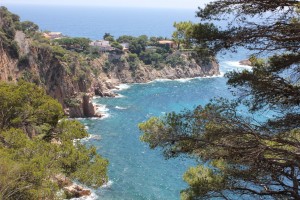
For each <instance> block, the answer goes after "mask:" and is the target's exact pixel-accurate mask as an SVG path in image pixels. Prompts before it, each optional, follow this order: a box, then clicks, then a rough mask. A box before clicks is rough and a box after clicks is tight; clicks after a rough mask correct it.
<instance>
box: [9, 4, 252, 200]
mask: <svg viewBox="0 0 300 200" xmlns="http://www.w3.org/2000/svg"><path fill="white" fill-rule="evenodd" d="M8 8H9V9H10V10H11V11H12V12H14V13H16V14H18V15H20V16H21V19H22V20H31V21H34V22H35V23H37V24H38V25H39V26H40V28H41V29H42V30H51V31H59V32H63V33H64V34H65V35H69V36H74V37H75V36H76V37H88V38H91V39H101V38H102V36H103V35H104V33H106V32H107V33H111V34H112V35H114V36H115V37H118V36H120V35H133V36H139V35H143V34H145V35H148V36H163V37H171V34H172V32H173V31H174V29H173V26H172V25H173V22H175V21H186V20H191V21H194V22H197V19H196V18H195V17H194V16H195V10H196V9H195V10H179V9H177V10H176V9H136V8H126V9H125V8H101V7H72V6H70V7H55V6H48V7H45V6H16V5H8ZM248 56H249V52H246V51H245V50H243V49H238V50H237V53H231V54H230V53H228V54H226V55H221V54H220V55H218V60H219V62H220V70H221V76H219V77H213V78H196V79H181V80H175V81H166V80H157V81H153V82H151V83H147V84H132V85H122V88H124V89H123V90H120V91H118V93H119V94H121V98H96V99H94V103H96V104H101V105H103V106H102V111H103V112H105V114H106V117H105V118H102V119H81V120H80V121H81V122H82V123H84V124H85V126H86V127H87V128H88V131H89V133H91V134H92V137H90V138H89V139H86V140H84V142H85V144H86V145H94V146H96V147H97V151H98V153H100V154H101V155H103V156H104V157H105V158H107V159H108V160H109V162H110V165H109V179H110V181H109V182H108V183H107V184H106V185H105V186H103V187H102V188H99V189H98V190H94V191H93V195H92V196H91V197H88V199H103V200H113V199H117V200H118V199H124V200H131V199H133V200H146V199H151V200H152V199H153V200H155V199H157V200H158V199H163V200H174V199H179V196H180V191H181V190H183V189H185V188H186V187H187V185H186V183H185V182H184V181H183V180H182V175H183V173H184V172H185V171H186V170H187V169H188V168H189V167H190V166H195V165H196V164H197V163H196V162H195V161H194V160H192V159H189V158H184V157H180V158H176V159H170V160H165V159H164V158H163V155H162V152H161V151H160V150H150V149H149V147H148V146H147V144H145V143H142V142H140V140H139V137H140V135H141V133H140V131H139V130H138V127H137V125H138V123H140V122H143V121H145V120H147V119H149V117H151V116H162V115H164V114H165V113H167V112H172V111H176V112H180V111H181V110H184V109H192V108H194V107H195V106H197V105H205V104H206V103H208V102H209V100H210V99H212V98H214V97H227V98H231V93H230V91H229V89H228V88H227V86H226V79H225V78H224V77H223V76H222V75H223V74H224V73H225V72H227V71H231V70H236V69H244V68H247V67H245V66H241V65H239V63H238V61H240V60H242V59H245V58H247V57H248ZM247 69H249V68H247Z"/></svg>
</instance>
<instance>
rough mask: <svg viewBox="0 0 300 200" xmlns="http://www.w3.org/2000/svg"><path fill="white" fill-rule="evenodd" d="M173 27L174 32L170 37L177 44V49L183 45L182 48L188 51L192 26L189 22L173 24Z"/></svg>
mask: <svg viewBox="0 0 300 200" xmlns="http://www.w3.org/2000/svg"><path fill="white" fill-rule="evenodd" d="M173 26H174V28H176V31H174V33H173V35H172V37H173V40H174V41H175V42H176V43H177V46H178V49H179V48H180V47H181V46H180V45H181V44H183V48H185V49H190V48H191V37H192V32H193V26H194V24H193V23H192V22H191V21H188V22H178V23H177V22H175V23H174V25H173Z"/></svg>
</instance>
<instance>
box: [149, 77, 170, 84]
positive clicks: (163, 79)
mask: <svg viewBox="0 0 300 200" xmlns="http://www.w3.org/2000/svg"><path fill="white" fill-rule="evenodd" d="M167 81H172V79H167V78H158V79H155V80H153V81H150V82H148V83H153V82H167Z"/></svg>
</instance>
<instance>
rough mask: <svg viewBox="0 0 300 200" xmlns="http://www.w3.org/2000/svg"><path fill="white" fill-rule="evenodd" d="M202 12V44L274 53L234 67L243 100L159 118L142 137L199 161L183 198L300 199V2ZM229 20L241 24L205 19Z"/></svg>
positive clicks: (234, 83) (198, 34)
mask: <svg viewBox="0 0 300 200" xmlns="http://www.w3.org/2000/svg"><path fill="white" fill-rule="evenodd" d="M270 13H271V15H270ZM198 16H199V17H200V18H201V19H202V20H203V21H204V23H202V24H198V25H196V26H194V27H193V29H194V30H193V38H192V39H193V40H194V41H196V42H197V45H198V47H199V48H203V49H205V48H210V53H211V54H215V53H217V52H219V51H221V50H224V49H226V50H227V49H233V50H235V49H236V47H241V46H242V47H245V48H248V49H250V50H257V51H259V52H268V53H270V55H271V57H270V58H269V59H268V60H265V61H264V60H261V59H257V58H256V57H255V56H252V57H251V58H250V61H251V62H252V65H253V69H252V70H251V71H246V70H244V71H241V72H231V73H229V74H227V78H228V84H229V85H230V86H231V87H233V88H236V89H235V90H234V91H235V95H236V97H237V98H236V99H235V100H233V101H228V100H225V99H219V100H214V101H212V102H211V103H210V104H208V105H206V106H204V107H201V106H199V107H197V108H196V109H194V110H192V111H184V112H182V113H179V114H176V113H170V114H168V115H166V116H165V117H163V118H151V119H149V120H148V121H147V122H144V123H141V124H140V125H139V128H140V129H141V130H142V131H143V132H144V134H143V136H142V138H141V139H142V140H143V141H145V142H147V143H149V145H150V147H151V148H156V147H162V148H163V151H164V155H165V156H166V158H171V157H176V156H178V155H181V154H184V155H189V156H192V157H194V158H196V159H198V160H199V165H198V166H196V167H192V168H190V169H189V170H188V171H187V172H186V173H185V174H184V180H185V181H186V182H187V183H188V184H189V188H187V189H185V190H183V191H182V192H181V198H182V199H208V198H219V199H300V156H299V151H300V110H299V106H300V99H299V97H300V86H299V80H300V73H299V72H300V71H299V69H300V65H299V63H300V52H299V47H300V39H299V38H300V35H299V34H300V22H299V19H300V18H299V1H295V0H292V1H289V0H272V1H269V0H260V1H256V0H249V1H239V0H224V1H223V0H222V1H221V0H220V1H214V2H211V3H210V4H208V5H207V6H206V7H205V8H204V9H200V10H199V12H198ZM233 16H234V17H233ZM222 19H224V20H227V21H230V20H231V21H232V22H233V23H228V26H227V27H226V28H223V29H219V28H218V27H216V26H214V25H213V24H209V23H205V22H206V21H207V20H222ZM265 22H267V23H265ZM267 114H269V117H267V116H266V115H267Z"/></svg>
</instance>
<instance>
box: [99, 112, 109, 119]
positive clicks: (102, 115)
mask: <svg viewBox="0 0 300 200" xmlns="http://www.w3.org/2000/svg"><path fill="white" fill-rule="evenodd" d="M107 118H110V114H109V113H101V118H99V119H100V120H103V119H107Z"/></svg>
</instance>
